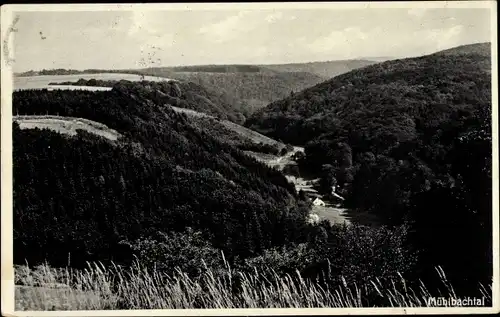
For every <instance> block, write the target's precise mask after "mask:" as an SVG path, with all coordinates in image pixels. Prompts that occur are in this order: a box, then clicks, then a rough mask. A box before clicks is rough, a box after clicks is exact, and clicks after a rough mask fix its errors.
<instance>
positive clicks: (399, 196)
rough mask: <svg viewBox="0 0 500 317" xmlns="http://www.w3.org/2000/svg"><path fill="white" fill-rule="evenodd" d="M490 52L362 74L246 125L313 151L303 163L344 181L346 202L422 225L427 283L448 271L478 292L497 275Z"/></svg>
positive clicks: (416, 233)
mask: <svg viewBox="0 0 500 317" xmlns="http://www.w3.org/2000/svg"><path fill="white" fill-rule="evenodd" d="M490 48H491V46H490V44H488V43H484V44H478V45H470V46H465V47H458V48H456V49H452V50H447V51H444V52H438V53H435V54H431V55H427V56H422V57H418V58H408V59H401V60H394V61H388V62H383V63H379V64H376V65H372V66H368V67H365V68H362V69H357V70H354V71H351V72H349V73H346V74H343V75H340V76H337V77H335V78H333V79H331V80H328V81H325V82H323V83H320V84H318V85H316V86H314V87H311V88H308V89H305V90H304V91H302V92H300V93H295V94H291V95H289V96H288V97H287V98H284V99H282V100H280V101H276V102H273V103H271V104H270V105H269V106H268V107H266V108H264V109H262V110H260V111H258V112H257V113H255V114H254V115H253V116H252V117H251V118H250V119H248V120H247V122H246V124H245V125H246V126H247V127H250V128H252V129H255V130H256V131H259V132H261V133H264V134H266V135H268V136H270V137H274V138H277V139H281V140H283V141H285V142H289V143H292V144H302V145H304V146H305V150H306V155H305V157H304V158H303V159H302V161H301V165H302V168H305V169H309V170H311V172H313V173H317V174H318V175H319V176H321V177H322V180H323V182H324V183H327V184H328V185H330V186H331V185H337V190H338V192H339V193H341V194H342V195H344V197H346V198H347V199H346V205H347V206H349V207H351V208H353V209H359V210H363V211H366V210H368V211H370V212H372V213H374V214H376V215H378V216H380V217H382V218H383V219H385V221H386V222H387V223H389V224H398V223H403V222H408V223H411V226H412V233H413V235H412V241H411V242H412V245H413V246H414V247H415V248H416V249H418V250H419V252H420V261H421V262H420V265H419V268H421V269H422V271H421V272H420V273H419V274H420V275H419V276H425V272H426V270H427V271H428V270H431V267H432V266H434V265H437V264H440V265H442V266H443V267H444V269H445V271H447V272H449V274H450V276H451V278H452V280H453V281H454V282H456V283H457V285H458V284H460V285H469V287H470V285H474V283H477V281H479V280H481V281H489V280H490V279H491V263H492V262H491V261H492V259H491V233H492V232H491V230H492V228H491V212H492V205H491V146H492V144H491V75H490V74H491V55H490ZM326 187H327V188H328V186H326ZM464 287H466V286H464Z"/></svg>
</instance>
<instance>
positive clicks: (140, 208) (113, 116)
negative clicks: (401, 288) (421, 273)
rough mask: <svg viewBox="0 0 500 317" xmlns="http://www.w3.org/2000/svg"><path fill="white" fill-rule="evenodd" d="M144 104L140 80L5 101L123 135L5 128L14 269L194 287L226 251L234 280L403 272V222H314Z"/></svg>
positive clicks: (209, 139) (239, 162)
mask: <svg viewBox="0 0 500 317" xmlns="http://www.w3.org/2000/svg"><path fill="white" fill-rule="evenodd" d="M144 91H146V92H144ZM150 97H151V95H149V93H148V92H147V90H144V86H143V85H142V84H140V83H136V84H130V83H117V84H115V86H114V88H113V90H111V91H105V92H91V91H61V90H55V91H47V90H36V91H35V90H26V91H19V92H15V93H14V94H13V111H14V112H16V113H19V114H23V115H32V114H50V115H62V116H74V117H82V118H86V119H89V120H94V121H98V122H101V123H103V124H106V125H107V126H108V127H110V128H113V129H115V130H117V131H118V132H120V133H121V134H122V135H123V137H122V138H120V139H119V140H118V141H116V142H110V141H108V140H106V139H104V138H101V137H98V136H96V135H93V134H89V133H87V132H84V131H80V132H79V133H78V135H77V136H68V135H63V134H59V133H56V132H54V131H51V130H39V129H20V127H19V126H18V124H17V123H14V130H13V155H14V162H15V163H14V175H13V178H14V190H13V192H14V250H15V256H14V262H15V263H16V264H24V263H26V261H27V262H28V263H30V264H31V265H34V264H38V263H41V262H45V261H46V262H47V263H49V264H50V265H52V266H55V267H64V266H67V265H71V266H72V267H76V268H81V267H84V266H85V263H86V261H100V262H102V263H109V261H113V262H115V263H118V264H121V265H128V264H130V263H131V261H132V259H133V258H134V256H136V257H138V259H140V261H141V263H142V264H143V265H146V266H149V267H154V268H155V270H163V271H166V272H173V270H174V269H175V268H176V267H180V268H182V269H183V270H185V271H186V272H187V273H189V274H190V275H191V276H193V277H195V276H197V274H199V273H200V270H203V268H204V267H205V265H206V266H209V267H215V268H218V267H220V265H221V263H222V262H221V261H222V260H221V253H220V252H221V251H223V252H224V256H225V259H226V260H227V261H230V263H231V265H232V266H233V267H235V270H236V271H235V274H236V275H237V272H246V271H249V270H250V271H252V270H254V267H255V266H259V267H268V268H272V269H273V270H274V271H275V272H276V273H278V274H280V276H281V275H282V274H285V273H294V272H296V270H298V271H300V272H302V273H303V276H304V277H305V278H312V279H315V280H317V279H319V278H320V277H321V278H322V282H321V283H323V285H337V283H339V282H341V281H342V279H344V281H346V280H347V281H348V282H356V283H361V284H360V285H362V284H363V283H369V279H370V277H371V276H378V277H379V278H381V279H383V278H391V277H392V278H394V277H397V276H398V275H397V274H398V273H401V274H410V273H411V272H412V270H413V264H414V261H415V260H414V256H413V254H412V252H411V249H409V248H407V246H406V243H407V235H408V231H407V229H406V227H405V226H401V227H398V228H394V229H390V228H385V227H382V228H367V227H361V226H352V227H347V226H337V225H336V226H332V225H331V224H330V223H329V222H327V221H324V222H320V223H318V224H311V223H309V222H308V221H307V219H308V214H309V207H310V206H309V203H308V202H306V201H305V200H302V199H301V198H299V197H298V195H297V193H296V192H295V188H294V186H293V185H292V184H290V183H288V182H287V180H286V179H285V177H284V176H283V174H281V173H280V172H278V171H277V170H275V169H272V168H268V167H266V166H265V165H262V164H261V163H259V162H257V161H256V160H255V159H253V158H251V157H249V156H247V155H245V154H243V152H242V151H241V150H238V149H237V148H236V147H234V146H232V145H230V144H229V143H228V142H221V141H219V140H218V139H219V138H220V137H218V136H212V135H211V134H210V133H206V132H204V131H203V129H200V128H199V127H197V126H196V123H193V121H190V120H189V119H188V118H187V117H186V115H185V114H179V113H176V112H175V111H173V110H172V109H171V108H170V107H169V106H168V105H167V106H165V105H163V104H160V103H157V102H155V101H154V100H153V99H154V98H153V99H149V98H150ZM151 98H152V97H151ZM365 237H366V238H365ZM374 248H377V250H378V251H377V253H378V255H377V257H374V256H373V252H372V250H373V249H374ZM326 272H328V274H329V275H328V278H326V275H325V274H326ZM341 276H342V277H341ZM366 300H368V299H366Z"/></svg>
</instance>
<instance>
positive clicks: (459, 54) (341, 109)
mask: <svg viewBox="0 0 500 317" xmlns="http://www.w3.org/2000/svg"><path fill="white" fill-rule="evenodd" d="M488 45H489V44H477V45H468V46H463V47H458V48H454V49H450V50H446V51H442V52H437V53H435V54H431V55H427V56H422V57H417V58H407V59H398V60H392V61H386V62H383V63H377V64H374V65H371V66H367V67H364V68H361V69H356V70H353V71H350V72H348V73H345V74H342V75H339V76H337V77H334V78H332V79H330V80H327V81H324V82H322V83H320V84H317V85H315V86H313V87H310V88H307V89H305V90H303V91H301V92H298V93H294V94H291V95H289V96H288V97H287V98H284V99H282V100H279V101H276V102H273V103H271V104H269V105H268V106H267V107H266V108H263V109H261V110H259V111H258V112H256V113H255V114H254V115H253V116H252V117H251V118H249V119H248V120H247V122H246V124H245V125H246V126H247V127H251V128H253V129H255V130H256V131H259V132H262V133H264V134H267V135H270V136H272V137H274V138H280V139H282V140H284V141H286V142H290V143H295V144H305V143H306V142H308V141H310V140H312V139H314V138H317V137H319V136H321V135H323V134H325V133H332V129H333V130H337V129H339V126H338V124H339V122H340V121H342V120H344V119H349V121H350V120H355V119H356V117H357V116H358V115H362V116H366V115H368V113H367V111H369V112H370V113H371V112H373V113H374V114H375V115H377V116H378V115H381V113H379V112H378V111H383V112H392V111H399V110H405V111H406V110H408V109H410V108H412V109H417V108H422V107H423V108H428V107H429V105H428V104H429V103H430V104H434V103H439V104H442V105H443V107H445V105H446V107H451V105H452V104H455V103H461V102H462V101H461V100H462V98H467V99H470V98H472V96H470V97H467V94H468V93H469V91H471V92H473V93H478V92H481V93H482V91H481V90H480V89H483V88H485V86H484V85H487V84H488V82H487V81H485V80H487V79H488V77H486V76H487V73H488V72H489V71H490V69H491V62H490V57H489V53H490V51H489V49H488V48H487V47H488ZM467 52H470V53H467ZM479 83H480V84H481V86H478V84H479ZM479 96H481V95H479ZM479 96H476V97H479ZM423 100H426V102H425V103H423ZM401 115H402V114H401ZM339 120H340V121H339ZM356 120H361V118H360V117H358V119H356ZM384 120H388V118H385V119H384ZM363 125H364V124H362V125H361V126H363Z"/></svg>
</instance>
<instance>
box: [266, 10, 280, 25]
mask: <svg viewBox="0 0 500 317" xmlns="http://www.w3.org/2000/svg"><path fill="white" fill-rule="evenodd" d="M265 19H266V21H267V22H268V23H273V22H276V21H278V20H281V19H283V12H276V13H271V14H268V15H267V16H266V18H265Z"/></svg>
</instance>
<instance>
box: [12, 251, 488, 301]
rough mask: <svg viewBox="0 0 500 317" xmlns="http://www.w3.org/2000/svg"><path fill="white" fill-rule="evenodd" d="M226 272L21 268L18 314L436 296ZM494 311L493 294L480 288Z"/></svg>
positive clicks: (383, 286) (396, 283) (401, 283)
mask: <svg viewBox="0 0 500 317" xmlns="http://www.w3.org/2000/svg"><path fill="white" fill-rule="evenodd" d="M224 262H225V266H224V268H222V269H218V270H214V269H209V268H205V271H204V272H203V273H202V274H201V276H199V277H197V278H195V279H194V278H191V277H189V276H188V274H186V273H185V272H182V271H181V270H179V269H176V270H175V272H174V273H173V274H165V273H162V272H159V271H157V270H154V269H152V270H148V269H147V268H146V267H144V266H143V265H141V264H140V263H139V262H138V261H136V262H135V263H134V264H133V265H132V266H131V267H126V268H124V267H120V266H117V265H115V264H112V265H110V266H108V267H106V266H104V265H103V264H102V263H90V264H88V267H87V268H86V269H84V270H73V269H71V268H66V269H56V268H51V267H49V266H48V265H40V266H38V267H35V268H34V269H31V268H29V267H28V266H27V265H24V266H18V267H16V268H15V272H16V293H15V296H16V298H15V302H16V309H17V310H97V309H98V310H105V309H179V308H181V309H182V308H324V307H332V308H345V307H375V306H379V307H425V306H427V304H428V303H427V300H426V299H427V298H429V296H431V294H430V292H429V291H428V290H427V288H426V287H425V285H424V284H423V283H422V282H420V287H416V288H415V289H412V288H410V287H408V286H407V283H406V281H405V280H404V278H403V276H401V275H399V280H391V281H381V280H380V279H378V278H375V279H374V280H372V281H371V282H370V283H369V284H367V285H363V286H361V285H356V284H353V285H348V284H347V283H346V281H345V279H343V278H341V281H342V283H340V284H339V285H337V286H336V287H333V288H332V287H331V286H328V285H325V284H320V283H318V282H317V281H314V280H311V279H305V278H303V277H302V276H301V275H300V273H299V272H295V273H294V274H287V275H284V276H280V275H278V273H276V272H275V271H273V270H270V269H265V270H264V269H258V268H254V270H253V271H252V272H251V273H243V272H237V271H235V270H233V269H232V268H231V267H230V266H229V264H228V263H227V262H226V261H225V260H224ZM437 273H438V276H439V277H440V279H441V281H442V283H443V285H444V286H445V289H446V293H445V294H441V296H445V297H447V298H456V294H455V292H454V290H453V287H452V286H451V285H450V284H449V282H448V280H447V279H446V275H445V274H444V272H443V270H442V269H441V268H437ZM479 287H480V291H481V293H482V294H483V296H484V297H485V298H486V302H487V303H491V286H489V287H487V286H484V285H479Z"/></svg>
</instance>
